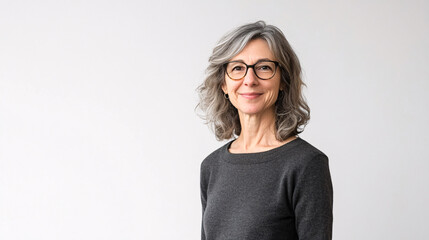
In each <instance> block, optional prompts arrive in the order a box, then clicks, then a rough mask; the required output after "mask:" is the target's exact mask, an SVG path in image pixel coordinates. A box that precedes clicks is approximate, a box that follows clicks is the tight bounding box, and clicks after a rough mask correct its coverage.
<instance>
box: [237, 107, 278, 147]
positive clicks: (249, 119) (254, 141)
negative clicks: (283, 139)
mask: <svg viewBox="0 0 429 240" xmlns="http://www.w3.org/2000/svg"><path fill="white" fill-rule="evenodd" d="M239 117H240V123H241V133H240V136H238V138H237V140H236V143H237V145H238V146H240V148H241V149H242V150H243V151H246V150H249V149H257V148H261V147H269V146H275V145H278V144H279V143H280V142H279V141H278V140H277V139H276V135H275V131H276V128H275V123H276V122H275V121H276V118H275V112H274V108H271V109H267V110H266V111H265V112H263V113H261V114H257V115H256V114H255V115H248V114H242V113H239Z"/></svg>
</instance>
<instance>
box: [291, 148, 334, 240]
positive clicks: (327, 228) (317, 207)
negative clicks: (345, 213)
mask: <svg viewBox="0 0 429 240" xmlns="http://www.w3.org/2000/svg"><path fill="white" fill-rule="evenodd" d="M332 205H333V189H332V182H331V175H330V172H329V164H328V157H327V156H326V155H324V154H319V155H317V156H315V157H314V158H313V159H311V160H310V161H308V163H306V165H305V166H304V167H303V169H302V170H301V171H299V173H298V175H297V179H296V186H295V190H294V193H293V207H294V212H295V222H296V230H297V233H298V236H299V239H300V240H331V239H332V221H333V216H332Z"/></svg>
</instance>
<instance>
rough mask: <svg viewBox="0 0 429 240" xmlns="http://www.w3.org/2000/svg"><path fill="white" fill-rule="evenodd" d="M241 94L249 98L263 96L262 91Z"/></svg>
mask: <svg viewBox="0 0 429 240" xmlns="http://www.w3.org/2000/svg"><path fill="white" fill-rule="evenodd" d="M240 95H241V96H242V97H244V98H247V99H255V98H257V97H259V96H261V95H262V93H241V94H240Z"/></svg>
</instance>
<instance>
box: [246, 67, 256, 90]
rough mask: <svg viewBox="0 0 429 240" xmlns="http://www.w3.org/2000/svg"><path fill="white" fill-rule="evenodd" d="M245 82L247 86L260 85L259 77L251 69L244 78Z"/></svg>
mask: <svg viewBox="0 0 429 240" xmlns="http://www.w3.org/2000/svg"><path fill="white" fill-rule="evenodd" d="M243 82H244V84H245V85H247V86H255V85H257V84H258V77H257V76H256V75H255V71H254V69H253V68H249V69H248V70H247V74H246V76H245V77H244V81H243Z"/></svg>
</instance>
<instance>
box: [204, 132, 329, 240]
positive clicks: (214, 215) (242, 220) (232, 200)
mask: <svg viewBox="0 0 429 240" xmlns="http://www.w3.org/2000/svg"><path fill="white" fill-rule="evenodd" d="M232 142H233V140H231V141H230V142H228V143H226V144H225V145H224V146H222V147H220V148H219V149H217V150H216V151H214V152H212V153H211V154H210V155H209V156H207V157H206V158H205V159H204V161H203V162H202V163H201V203H202V213H203V215H202V226H201V239H205V240H228V239H231V240H277V239H278V240H280V239H285V240H295V239H299V240H316V239H317V240H319V239H320V240H322V239H323V240H328V239H332V220H333V219H332V203H333V190H332V182H331V175H330V172H329V165H328V157H327V156H326V155H325V154H324V153H323V152H321V151H320V150H318V149H317V148H315V147H314V146H312V145H311V144H309V143H308V142H307V141H305V140H303V139H302V138H297V139H295V140H293V141H291V142H289V143H286V144H284V145H282V146H280V147H277V148H274V149H271V150H268V151H265V152H258V153H238V154H234V153H230V152H229V150H228V149H229V147H230V145H231V143H232Z"/></svg>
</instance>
